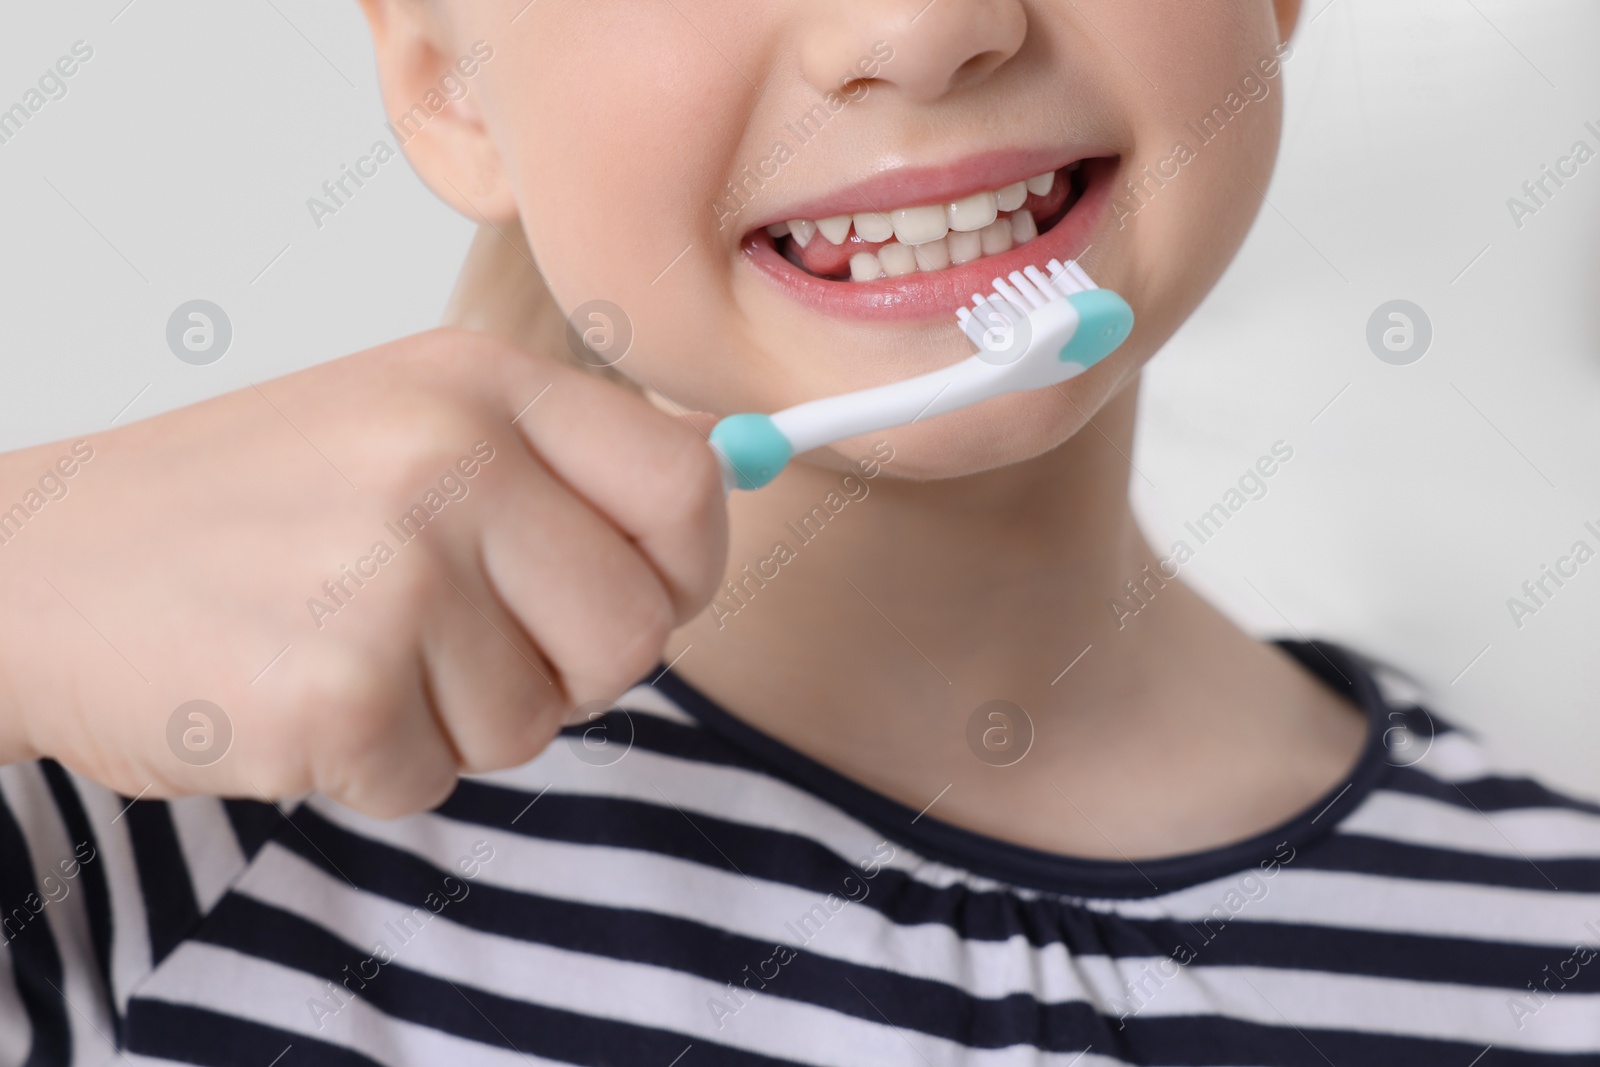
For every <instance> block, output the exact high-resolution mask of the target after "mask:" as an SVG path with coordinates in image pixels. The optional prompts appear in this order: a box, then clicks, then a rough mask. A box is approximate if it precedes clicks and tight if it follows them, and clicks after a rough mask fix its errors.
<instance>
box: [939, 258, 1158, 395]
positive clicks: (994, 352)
mask: <svg viewBox="0 0 1600 1067" xmlns="http://www.w3.org/2000/svg"><path fill="white" fill-rule="evenodd" d="M1046 266H1047V269H1048V270H1049V271H1050V274H1049V276H1048V277H1046V275H1045V274H1044V272H1043V271H1041V270H1039V268H1037V267H1032V266H1030V267H1026V268H1024V269H1023V270H1020V271H1012V272H1011V274H1010V276H1009V278H996V279H995V280H994V294H993V295H992V296H991V295H985V294H983V293H977V294H974V295H973V297H972V305H973V306H972V308H971V309H968V308H961V309H960V310H958V311H957V312H956V321H957V323H958V324H959V325H960V327H961V331H962V332H963V333H965V334H966V335H967V338H968V339H969V340H970V341H972V343H973V344H975V345H977V346H978V358H980V359H982V360H983V361H984V362H986V363H990V364H993V365H995V366H997V367H1001V368H1007V367H1009V368H1012V370H1011V371H1010V373H1008V374H1007V375H1006V376H1007V377H1009V378H1014V379H1016V380H1017V383H1018V385H1017V387H1018V388H1037V387H1039V386H1043V385H1051V384H1055V383H1056V382H1062V381H1066V380H1067V379H1068V378H1072V377H1075V376H1077V375H1079V374H1081V373H1083V372H1084V371H1086V370H1088V369H1089V368H1090V367H1092V366H1094V365H1095V364H1096V363H1098V362H1100V361H1101V360H1102V359H1104V358H1105V357H1106V356H1108V355H1110V354H1111V353H1112V352H1114V351H1116V349H1117V348H1118V347H1119V346H1120V345H1121V344H1122V342H1124V341H1126V340H1127V339H1128V335H1129V334H1130V333H1131V332H1133V309H1132V308H1130V307H1129V306H1128V302H1127V301H1126V300H1124V299H1122V297H1121V296H1119V295H1117V294H1116V293H1114V292H1112V291H1111V290H1109V289H1102V288H1100V287H1099V286H1098V285H1096V284H1095V283H1094V280H1093V279H1091V278H1090V277H1089V275H1088V274H1087V273H1086V272H1085V271H1084V269H1083V268H1082V267H1080V266H1079V265H1078V263H1077V261H1076V260H1071V261H1068V262H1067V263H1065V264H1063V263H1062V262H1061V261H1060V260H1058V259H1052V260H1051V261H1050V262H1049V263H1048V264H1047V265H1046Z"/></svg>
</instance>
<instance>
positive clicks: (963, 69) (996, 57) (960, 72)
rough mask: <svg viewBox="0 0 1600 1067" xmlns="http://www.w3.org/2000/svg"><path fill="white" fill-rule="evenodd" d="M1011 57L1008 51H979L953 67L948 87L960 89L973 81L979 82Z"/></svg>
mask: <svg viewBox="0 0 1600 1067" xmlns="http://www.w3.org/2000/svg"><path fill="white" fill-rule="evenodd" d="M1009 58H1011V54H1010V53H1009V52H999V51H989V52H979V53H978V54H977V55H975V56H973V57H972V58H970V59H968V60H967V61H966V62H965V63H963V64H961V66H959V67H957V68H956V69H955V73H953V74H951V75H950V88H952V89H960V88H962V87H963V86H966V85H969V84H971V83H973V82H981V81H983V80H984V79H985V78H987V77H988V76H989V75H991V74H993V73H994V72H995V71H996V70H997V69H999V67H1000V65H1001V64H1003V63H1004V62H1005V61H1006V60H1007V59H1009Z"/></svg>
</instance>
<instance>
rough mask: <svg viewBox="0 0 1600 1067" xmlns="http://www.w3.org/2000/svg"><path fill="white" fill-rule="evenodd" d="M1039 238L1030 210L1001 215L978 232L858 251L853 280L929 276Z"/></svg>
mask: <svg viewBox="0 0 1600 1067" xmlns="http://www.w3.org/2000/svg"><path fill="white" fill-rule="evenodd" d="M1037 236H1039V225H1038V223H1037V222H1035V221H1034V218H1033V212H1031V211H1013V212H1012V213H1011V214H1010V215H1002V216H1001V217H999V218H997V219H995V220H994V221H993V222H991V223H990V224H989V225H987V226H985V227H983V228H982V229H981V230H970V231H966V232H962V231H959V230H951V231H950V233H949V234H947V235H946V236H944V237H941V238H939V239H938V240H937V241H929V242H928V243H927V244H920V245H905V244H901V243H900V242H899V241H890V242H889V243H888V244H886V245H884V246H883V247H882V248H880V249H878V251H877V252H857V253H856V254H855V255H853V256H851V257H850V278H851V280H852V281H858V282H872V281H877V280H878V279H880V278H899V277H902V276H904V275H907V274H915V273H918V272H922V273H929V272H932V271H939V270H944V269H945V268H946V267H948V266H951V265H955V266H958V267H959V266H961V265H963V264H966V263H971V262H972V261H973V260H976V259H982V258H983V257H984V256H997V255H1000V254H1001V253H1002V252H1009V251H1011V249H1012V248H1014V247H1016V246H1017V245H1020V244H1026V243H1027V242H1029V241H1031V240H1033V239H1034V238H1035V237H1037Z"/></svg>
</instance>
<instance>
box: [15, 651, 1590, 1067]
mask: <svg viewBox="0 0 1600 1067" xmlns="http://www.w3.org/2000/svg"><path fill="white" fill-rule="evenodd" d="M1284 647H1285V648H1286V649H1287V650H1288V651H1289V652H1290V653H1291V654H1292V655H1294V656H1295V657H1296V658H1297V659H1298V660H1299V661H1300V662H1301V663H1302V664H1303V666H1304V667H1305V668H1306V669H1308V670H1310V671H1313V672H1315V673H1317V674H1318V675H1319V676H1321V677H1322V678H1323V680H1324V681H1326V682H1327V683H1328V684H1329V685H1330V686H1333V687H1335V688H1336V689H1337V690H1339V691H1340V692H1342V693H1344V694H1346V695H1347V696H1348V697H1349V698H1350V699H1351V700H1352V701H1354V702H1355V703H1357V704H1358V705H1359V706H1360V707H1361V708H1362V709H1363V710H1364V711H1365V712H1366V714H1367V716H1368V718H1369V721H1370V730H1369V740H1368V744H1367V746H1366V748H1365V750H1364V752H1363V754H1362V756H1361V758H1360V760H1359V763H1358V765H1357V766H1356V768H1355V769H1354V771H1353V773H1352V775H1351V776H1350V778H1349V779H1348V780H1347V781H1344V782H1341V783H1340V784H1339V785H1338V786H1337V787H1336V788H1335V789H1333V790H1330V791H1329V793H1328V795H1327V796H1325V797H1323V798H1322V799H1321V800H1319V801H1318V802H1317V803H1316V804H1314V805H1313V806H1311V807H1310V808H1308V809H1307V810H1306V811H1305V812H1304V813H1303V814H1301V815H1299V816H1297V817H1295V818H1293V819H1291V820H1289V821H1288V822H1286V823H1284V824H1283V825H1281V826H1279V827H1277V828H1275V829H1274V830H1272V831H1271V832H1269V833H1266V834H1263V835H1261V836H1259V837H1257V838H1254V839H1252V840H1249V841H1245V842H1242V843H1239V844H1235V845H1232V846H1228V847H1225V848H1220V849H1216V850H1212V851H1208V852H1204V853H1198V854H1193V855H1189V856H1183V857H1177V858H1170V859H1157V860H1151V861H1148V862H1140V863H1138V864H1134V863H1122V862H1109V861H1100V860H1084V859H1073V858H1067V857H1061V856H1057V855H1053V854H1049V853H1045V852H1040V851H1036V850H1032V849H1029V848H1024V847H1020V846H1017V845H1014V844H1010V843H1007V842H1004V841H1000V840H996V839H993V838H988V837H984V836H981V835H978V834H975V833H972V832H970V831H967V830H963V829H961V828H959V827H956V826H954V825H951V824H948V823H942V822H940V821H939V820H938V819H937V818H936V817H935V816H933V815H931V814H928V815H920V816H919V813H918V812H916V811H912V810H911V809H909V808H907V807H904V806H902V805H900V804H898V803H896V802H894V801H892V800H890V799H888V798H886V797H884V796H882V795H880V794H877V793H874V792H872V791H870V790H868V789H866V788H864V787H862V786H860V785H858V784H856V783H854V782H852V781H850V780H848V779H845V778H843V777H841V776H840V775H838V774H836V773H834V772H833V771H831V770H829V769H828V768H826V767H824V766H822V765H820V764H818V763H815V762H814V761H812V760H810V759H808V758H806V757H805V756H803V755H801V754H800V753H798V752H796V751H795V750H793V749H791V748H789V747H787V746H785V745H783V744H781V743H779V742H778V741H776V740H774V739H773V738H771V737H769V736H767V735H765V734H762V733H760V732H759V731H757V730H755V729H753V728H751V727H750V726H748V725H746V724H744V723H743V722H741V721H740V720H738V719H737V718H735V717H733V716H732V715H730V714H729V713H727V712H725V711H723V710H721V709H719V708H718V707H716V706H715V705H714V704H713V703H712V702H711V701H709V700H708V699H707V698H706V697H704V696H703V695H701V694H699V693H697V692H695V691H694V690H693V689H691V688H690V687H689V686H688V685H687V684H686V683H685V682H684V681H683V680H682V679H681V678H679V677H677V676H676V675H674V674H673V673H671V672H670V671H664V672H663V673H662V674H661V676H660V677H659V678H657V679H656V680H655V681H654V682H653V684H649V685H641V686H639V687H637V688H635V689H634V690H632V691H631V692H630V693H628V694H627V696H626V697H625V698H623V699H622V700H620V701H619V702H618V704H617V707H616V708H615V709H614V710H612V711H611V712H609V713H608V714H607V715H606V716H604V717H603V718H602V719H600V720H597V721H596V722H595V723H593V724H591V725H588V726H585V727H582V728H574V729H569V730H568V731H566V732H565V733H564V735H563V737H562V738H561V739H560V740H558V741H557V742H556V744H554V745H553V746H551V748H550V749H549V750H547V751H546V752H545V753H544V754H543V755H541V756H540V757H539V758H538V759H536V760H534V761H532V762H531V763H528V764H526V765H524V766H522V767H519V768H516V769H515V770H510V771H505V772H502V773H496V774H491V775H484V776H478V777H474V778H471V779H469V780H467V781H464V782H462V783H461V785H460V786H459V788H458V789H457V790H456V792H455V793H454V794H453V795H452V796H451V797H450V799H449V800H448V801H447V802H446V803H445V804H443V805H442V806H441V807H439V808H438V809H437V810H435V811H433V812H431V813H428V814H424V815H418V816H415V817H412V818H407V819H402V820H398V821H391V822H382V821H377V820H372V819H367V818H363V817H360V816H357V815H354V814H352V813H351V812H349V811H347V810H344V809H342V808H340V807H338V806H336V805H334V804H332V803H329V802H327V801H326V800H324V799H321V798H315V797H313V798H311V799H308V800H305V801H304V802H301V803H299V804H297V805H294V806H293V807H291V808H283V809H280V808H278V807H275V806H273V805H270V804H267V803H257V802H250V801H239V800H217V799H212V798H192V799H184V800H176V801H151V800H138V801H133V802H130V801H129V800H127V799H125V798H123V797H119V796H116V795H115V794H113V793H111V792H109V791H107V790H105V789H102V788H100V787H98V786H96V785H94V784H92V783H90V782H88V781H86V780H84V779H82V778H79V777H77V776H75V775H73V774H71V773H69V772H67V771H65V770H63V769H62V768H61V767H60V766H58V765H56V764H53V763H50V762H42V763H33V764H21V765H15V766H11V767H7V768H4V769H3V770H0V924H3V927H4V947H3V948H0V1067H10V1065H13V1064H26V1065H28V1067H46V1065H63V1064H73V1065H80V1064H83V1065H90V1064H93V1065H98V1064H104V1063H110V1062H112V1061H114V1060H117V1059H121V1060H123V1061H125V1062H128V1063H132V1064H141V1065H142V1064H180V1063H181V1064H208V1065H218V1067H221V1065H228V1067H235V1065H237V1067H246V1065H249V1067H356V1065H362V1067H369V1065H373V1064H386V1065H401V1064H404V1065H416V1067H439V1065H449V1067H478V1065H483V1067H501V1065H504V1067H528V1065H530V1064H534V1065H542V1064H555V1063H561V1064H613V1065H625V1067H674V1065H679V1067H701V1065H713V1064H727V1065H740V1067H746V1065H758V1064H760V1065H778V1064H816V1065H824V1064H826V1065H850V1067H856V1065H860V1067H868V1065H872V1067H879V1065H885V1064H892V1065H905V1067H918V1065H926V1067H944V1065H948V1064H958V1063H959V1064H974V1065H979V1067H1020V1065H1023V1064H1054V1065H1060V1067H1067V1065H1074V1064H1075V1065H1080V1067H1112V1065H1121V1064H1206V1065H1245V1064H1285V1065H1297V1067H1302V1065H1303V1067H1325V1065H1329V1064H1332V1065H1337V1067H1382V1065H1404V1067H1430V1065H1439V1067H1497V1065H1512V1064H1517V1065H1521V1064H1527V1065H1535V1064H1537V1065H1547V1064H1548V1065H1554V1064H1593V1065H1600V959H1596V955H1597V952H1600V808H1597V807H1596V806H1594V805H1591V804H1588V803H1585V802H1580V801H1577V800H1573V799H1569V798H1567V797H1564V796H1561V795H1559V794H1557V793H1555V792H1552V791H1550V790H1548V789H1546V788H1544V787H1542V786H1540V785H1538V784H1536V783H1535V782H1534V781H1532V780H1530V779H1528V778H1526V777H1521V776H1517V775H1514V774H1511V773H1508V772H1506V771H1503V770H1498V769H1496V767H1495V765H1493V764H1492V763H1491V762H1490V761H1489V760H1488V758H1487V757H1486V756H1485V754H1484V752H1483V750H1482V749H1481V748H1480V746H1479V745H1478V744H1477V743H1476V742H1475V741H1474V740H1473V739H1472V738H1470V737H1469V736H1468V735H1467V734H1465V733H1464V732H1462V731H1460V730H1455V729H1451V728H1450V727H1448V726H1446V725H1445V724H1443V723H1441V722H1440V721H1439V720H1438V719H1436V718H1434V717H1433V716H1431V715H1430V714H1429V713H1428V712H1427V711H1426V710H1424V709H1423V708H1422V707H1421V706H1420V705H1419V704H1418V703H1417V702H1416V701H1415V700H1414V699H1412V698H1410V697H1408V696H1407V695H1406V694H1405V693H1404V692H1403V691H1401V690H1400V689H1398V688H1396V687H1395V686H1394V685H1393V684H1391V682H1390V681H1388V680H1386V679H1385V677H1384V676H1383V675H1382V673H1381V672H1374V671H1373V670H1371V669H1369V668H1367V667H1366V666H1364V665H1363V664H1362V663H1361V662H1359V661H1358V660H1357V659H1356V658H1355V657H1353V656H1351V655H1350V654H1349V653H1346V652H1343V651H1341V650H1339V649H1338V648H1335V647H1333V646H1329V645H1309V644H1296V645H1285V646H1284ZM602 742H603V743H602Z"/></svg>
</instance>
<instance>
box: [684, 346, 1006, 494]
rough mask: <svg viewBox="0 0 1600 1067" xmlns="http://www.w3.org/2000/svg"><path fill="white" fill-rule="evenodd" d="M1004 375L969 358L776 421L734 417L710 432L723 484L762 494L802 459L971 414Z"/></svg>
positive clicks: (800, 408) (804, 407) (800, 407)
mask: <svg viewBox="0 0 1600 1067" xmlns="http://www.w3.org/2000/svg"><path fill="white" fill-rule="evenodd" d="M998 369H999V368H997V367H996V366H995V365H994V364H991V363H987V362H985V361H984V360H982V359H980V358H979V357H977V356H971V357H969V358H967V359H965V360H962V361H961V362H960V363H956V364H954V365H952V366H949V367H941V368H940V369H939V370H936V371H930V372H928V373H927V374H920V375H918V376H917V377H915V378H907V379H905V380H904V381H899V382H890V383H889V384H887V385H880V386H877V387H875V388H872V389H863V390H861V391H859V392H855V393H847V394H845V395H843V396H831V397H826V398H824V399H821V400H812V401H810V402H808V403H805V404H797V405H795V406H794V407H792V408H787V409H785V410H783V411H780V412H778V413H777V414H776V415H760V414H744V415H729V416H728V417H727V418H725V419H723V420H722V421H721V422H719V423H717V425H716V427H715V428H714V429H712V431H711V445H712V448H713V449H714V450H715V451H716V453H717V459H718V462H719V463H720V464H721V465H722V484H723V485H724V486H725V487H727V488H729V489H734V488H739V489H759V488H761V487H762V486H763V485H766V484H767V483H768V482H770V481H772V479H774V478H776V477H777V476H778V474H779V473H780V472H781V471H782V470H783V468H784V467H785V466H786V465H788V462H789V460H790V459H791V458H792V457H794V456H795V455H798V454H799V453H801V452H809V451H810V450H811V449H813V448H820V447H822V446H823V445H827V444H832V443H833V442H835V441H842V440H844V439H845V438H847V437H854V436H856V435H857V434H863V433H871V432H872V431H874V430H886V429H888V428H890V427H892V426H905V425H907V424H908V423H913V422H916V421H917V420H918V419H921V418H925V417H928V416H931V415H942V414H944V413H945V412H947V411H954V410H956V409H957V408H960V407H965V406H966V405H967V404H969V403H971V402H972V401H973V400H976V399H982V398H983V397H985V396H987V395H989V390H990V389H991V388H992V381H993V378H994V377H995V373H996V371H997V370H998Z"/></svg>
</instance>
